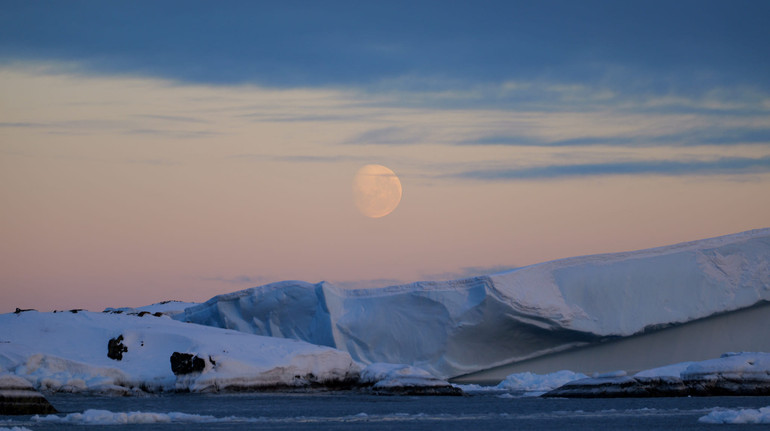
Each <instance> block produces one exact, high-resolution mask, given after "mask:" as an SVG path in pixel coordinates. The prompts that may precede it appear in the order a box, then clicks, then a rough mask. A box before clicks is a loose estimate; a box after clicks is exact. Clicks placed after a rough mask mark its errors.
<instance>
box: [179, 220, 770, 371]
mask: <svg viewBox="0 0 770 431" xmlns="http://www.w3.org/2000/svg"><path fill="white" fill-rule="evenodd" d="M767 301H770V229H761V230H754V231H749V232H744V233H739V234H733V235H728V236H723V237H717V238H711V239H705V240H699V241H694V242H688V243H683V244H677V245H671V246H665V247H659V248H653V249H648V250H642V251H634V252H626V253H613V254H601V255H593V256H583V257H574V258H568V259H562V260H556V261H552V262H546V263H541V264H537V265H532V266H528V267H524V268H520V269H516V270H513V271H509V272H504V273H500V274H494V275H490V276H482V277H473V278H467V279H462V280H454V281H442V282H417V283H412V284H406V285H400V286H392V287H386V288H380V289H357V290H343V289H340V288H337V287H335V286H333V285H331V284H329V283H325V282H321V283H318V284H310V283H306V282H301V281H284V282H279V283H273V284H268V285H265V286H260V287H255V288H251V289H246V290H243V291H239V292H234V293H229V294H224V295H219V296H216V297H214V298H212V299H210V300H209V301H207V302H205V303H203V304H200V305H197V306H193V307H190V308H187V309H185V310H184V312H182V313H179V314H177V315H175V316H174V318H175V319H178V320H181V321H188V322H194V323H199V324H204V325H210V326H216V327H221V328H228V329H235V330H238V331H242V332H247V333H252V334H258V335H266V336H273V337H284V338H294V339H298V340H304V341H308V342H310V343H313V344H319V345H325V346H330V347H335V348H337V349H340V350H344V351H347V352H349V353H350V355H351V356H352V357H353V359H355V360H357V361H361V362H363V363H366V364H369V363H375V362H387V363H404V364H410V365H414V366H417V367H420V368H423V369H426V370H428V371H430V372H432V373H433V374H435V375H437V376H442V377H448V376H458V375H461V374H465V373H470V372H474V371H479V370H484V369H488V368H490V367H495V366H500V365H504V364H510V363H516V362H519V361H523V360H527V359H531V358H537V357H540V356H543V355H547V354H552V353H554V352H559V351H565V350H568V349H572V348H575V347H578V346H585V345H589V344H596V343H600V342H603V341H606V340H608V339H617V338H621V337H629V336H631V335H634V334H641V333H645V332H651V331H655V330H660V329H661V328H666V327H670V326H674V325H678V324H684V323H687V322H692V321H695V320H697V319H702V318H706V317H708V316H713V315H718V314H723V313H727V312H730V311H733V310H740V309H744V308H747V307H751V306H753V305H756V304H760V303H766V302H767ZM746 330H748V331H751V330H752V328H746ZM741 348H742V349H744V350H762V347H761V346H760V347H756V346H752V345H750V346H743V347H741ZM725 350H729V349H725ZM722 351H724V350H722ZM668 359H673V360H685V359H679V358H678V357H672V358H668ZM694 359H698V358H694ZM663 363H665V362H663ZM581 371H582V370H581Z"/></svg>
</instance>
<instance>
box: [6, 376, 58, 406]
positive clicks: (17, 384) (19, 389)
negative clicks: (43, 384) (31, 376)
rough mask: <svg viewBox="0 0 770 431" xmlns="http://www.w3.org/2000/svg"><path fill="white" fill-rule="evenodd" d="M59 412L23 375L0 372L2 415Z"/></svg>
mask: <svg viewBox="0 0 770 431" xmlns="http://www.w3.org/2000/svg"><path fill="white" fill-rule="evenodd" d="M50 413H57V411H56V409H55V408H53V406H52V405H51V403H49V402H48V400H46V399H45V397H44V396H43V395H42V394H41V393H40V392H37V391H35V389H34V388H33V387H32V385H31V384H30V383H29V382H28V381H26V380H24V379H23V378H21V377H18V376H14V375H12V374H0V415H39V414H50Z"/></svg>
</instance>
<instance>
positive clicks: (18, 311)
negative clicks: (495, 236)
mask: <svg viewBox="0 0 770 431" xmlns="http://www.w3.org/2000/svg"><path fill="white" fill-rule="evenodd" d="M25 311H37V310H35V309H34V308H19V307H16V311H14V312H13V314H21V313H24V312H25Z"/></svg>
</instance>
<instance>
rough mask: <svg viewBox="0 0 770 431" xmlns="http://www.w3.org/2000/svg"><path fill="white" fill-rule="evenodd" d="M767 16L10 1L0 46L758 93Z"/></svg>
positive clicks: (197, 61) (378, 79)
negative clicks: (723, 88)
mask: <svg viewBox="0 0 770 431" xmlns="http://www.w3.org/2000/svg"><path fill="white" fill-rule="evenodd" d="M768 14H770V5H769V4H768V3H767V2H762V1H730V2H727V1H676V2H670V1H645V2H612V1H580V2H575V1H538V2H534V1H533V2H515V1H487V2H481V3H475V2H473V3H472V2H457V1H418V2H413V1H391V2H360V1H331V2H307V1H301V2H298V1H282V2H250V1H241V2H238V1H233V2H227V3H226V4H222V3H219V2H212V1H164V2H155V1H138V2H100V1H71V2H56V1H42V2H26V1H6V2H4V4H3V12H2V15H0V24H2V25H0V54H1V55H2V57H3V59H4V60H5V61H9V60H15V59H19V58H26V59H59V60H77V61H80V62H83V63H84V64H85V65H86V66H85V67H86V68H87V69H89V70H91V71H94V72H106V73H115V72H120V73H130V74H141V75H151V76H159V77H165V78H170V79H174V80H182V81H192V82H202V83H218V84H223V83H225V84H226V83H229V84H235V83H244V82H249V83H256V84H260V85H268V86H350V85H359V86H364V87H367V86H375V87H376V86H377V85H378V84H380V83H382V82H383V81H387V80H398V79H401V78H404V77H407V78H411V79H413V80H414V83H410V82H408V80H407V82H405V83H404V84H403V85H405V86H408V85H410V84H411V85H418V86H420V87H421V88H422V86H424V85H426V84H428V85H429V86H434V87H432V88H434V89H440V88H442V87H448V86H452V87H456V86H461V87H462V86H474V85H478V84H484V83H492V84H494V83H501V82H504V81H507V80H512V79H515V80H524V81H533V80H534V81H544V80H547V81H559V82H562V83H581V84H586V83H589V84H600V83H601V84H602V85H607V86H609V87H610V88H622V89H623V90H624V91H630V92H640V93H666V94H667V93H670V92H676V93H680V92H681V93H684V94H697V93H699V92H701V91H703V89H704V86H722V85H731V86H732V85H750V86H752V87H758V88H759V89H762V90H765V91H766V90H768V88H770V77H768V75H770V74H768V73H766V72H767V70H768V69H770V56H769V55H768V54H767V50H766V49H765V48H766V45H765V44H766V41H767V40H768V39H769V38H770V30H768V28H767V25H766V17H767V16H768ZM429 88H430V87H429Z"/></svg>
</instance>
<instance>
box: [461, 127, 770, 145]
mask: <svg viewBox="0 0 770 431" xmlns="http://www.w3.org/2000/svg"><path fill="white" fill-rule="evenodd" d="M457 144H458V145H489V146H511V147H539V146H541V147H586V146H596V145H611V146H615V147H659V146H670V147H683V146H698V145H724V146H728V145H747V144H748V145H768V144H770V128H752V127H747V128H729V127H726V128H720V127H707V128H701V129H695V130H688V131H683V132H680V133H672V134H660V135H644V134H639V135H635V136H628V135H623V134H619V135H615V136H579V137H574V138H570V139H561V140H550V141H549V140H546V139H543V138H536V137H531V136H519V135H491V136H482V137H479V138H475V139H466V140H462V141H459V142H457Z"/></svg>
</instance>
